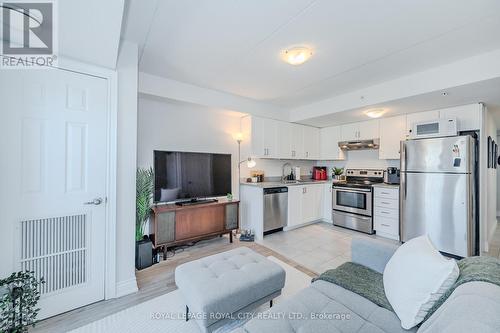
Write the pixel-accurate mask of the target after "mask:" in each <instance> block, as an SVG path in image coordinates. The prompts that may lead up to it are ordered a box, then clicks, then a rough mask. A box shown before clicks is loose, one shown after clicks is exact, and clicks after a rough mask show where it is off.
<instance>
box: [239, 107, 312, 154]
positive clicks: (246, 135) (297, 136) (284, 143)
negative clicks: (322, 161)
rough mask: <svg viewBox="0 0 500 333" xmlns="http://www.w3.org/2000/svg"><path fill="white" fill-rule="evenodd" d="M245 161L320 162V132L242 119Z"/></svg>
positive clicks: (255, 119)
mask: <svg viewBox="0 0 500 333" xmlns="http://www.w3.org/2000/svg"><path fill="white" fill-rule="evenodd" d="M241 132H242V134H243V142H242V154H243V156H244V157H247V156H252V157H257V158H278V159H306V160H319V157H320V156H319V155H320V154H319V153H320V151H319V129H318V128H316V127H311V126H304V125H299V124H292V123H288V122H284V121H278V120H273V119H267V118H261V117H255V116H246V117H243V118H241Z"/></svg>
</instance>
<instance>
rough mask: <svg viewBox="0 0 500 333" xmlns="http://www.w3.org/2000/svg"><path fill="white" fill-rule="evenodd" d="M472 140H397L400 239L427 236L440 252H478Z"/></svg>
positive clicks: (451, 138) (465, 137)
mask: <svg viewBox="0 0 500 333" xmlns="http://www.w3.org/2000/svg"><path fill="white" fill-rule="evenodd" d="M476 149H477V148H476V140H475V139H474V138H473V137H471V136H454V137H446V138H432V139H420V140H409V141H402V142H401V188H400V196H401V197H400V205H401V214H400V233H401V240H402V241H403V242H406V241H408V240H410V239H412V238H415V237H418V236H421V235H424V234H428V235H429V237H430V239H431V241H432V242H433V244H434V245H435V246H436V247H437V248H438V250H439V251H441V252H444V253H448V254H451V255H454V256H459V257H467V256H472V255H477V254H478V240H477V237H478V232H479V230H478V218H477V209H476V208H477V190H476V183H477V178H476V177H477V163H476V162H477V157H476Z"/></svg>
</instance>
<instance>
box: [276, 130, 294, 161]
mask: <svg viewBox="0 0 500 333" xmlns="http://www.w3.org/2000/svg"><path fill="white" fill-rule="evenodd" d="M277 145H278V146H277V148H278V152H277V154H276V155H277V156H276V157H278V158H282V159H292V158H294V156H293V151H292V124H290V123H287V122H284V121H280V122H278V143H277Z"/></svg>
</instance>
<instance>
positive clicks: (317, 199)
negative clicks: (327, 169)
mask: <svg viewBox="0 0 500 333" xmlns="http://www.w3.org/2000/svg"><path fill="white" fill-rule="evenodd" d="M323 189H324V184H312V185H295V186H289V187H288V223H287V229H291V228H294V227H297V226H300V225H303V224H305V223H309V222H313V221H317V220H320V219H322V215H323V214H322V197H323Z"/></svg>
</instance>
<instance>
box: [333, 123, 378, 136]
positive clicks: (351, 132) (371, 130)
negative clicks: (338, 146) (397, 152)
mask: <svg viewBox="0 0 500 333" xmlns="http://www.w3.org/2000/svg"><path fill="white" fill-rule="evenodd" d="M379 130H380V128H379V121H378V120H368V121H362V122H358V123H352V124H346V125H342V131H341V132H342V141H356V140H369V139H376V138H378V137H379V136H380V132H379Z"/></svg>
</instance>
